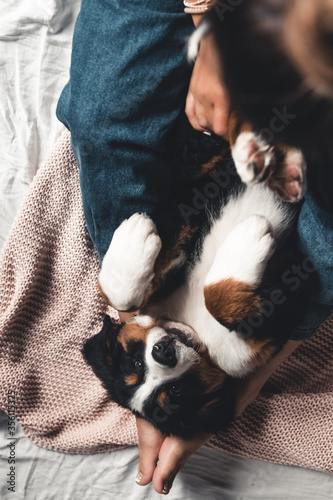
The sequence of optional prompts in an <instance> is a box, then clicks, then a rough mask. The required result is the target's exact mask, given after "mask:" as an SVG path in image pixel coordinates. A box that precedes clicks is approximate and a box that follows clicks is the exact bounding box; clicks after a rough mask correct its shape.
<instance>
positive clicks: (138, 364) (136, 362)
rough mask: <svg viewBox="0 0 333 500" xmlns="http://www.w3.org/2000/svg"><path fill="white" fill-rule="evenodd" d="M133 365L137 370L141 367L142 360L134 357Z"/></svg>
mask: <svg viewBox="0 0 333 500" xmlns="http://www.w3.org/2000/svg"><path fill="white" fill-rule="evenodd" d="M134 366H135V368H137V369H138V370H139V369H140V368H142V366H143V363H142V361H140V359H136V360H135V362H134Z"/></svg>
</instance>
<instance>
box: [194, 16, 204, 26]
mask: <svg viewBox="0 0 333 500" xmlns="http://www.w3.org/2000/svg"><path fill="white" fill-rule="evenodd" d="M203 16H204V15H203V14H192V21H193V24H194V26H195V27H197V26H198V24H199V23H200V21H201V19H202V18H203Z"/></svg>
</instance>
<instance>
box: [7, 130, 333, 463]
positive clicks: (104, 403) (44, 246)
mask: <svg viewBox="0 0 333 500" xmlns="http://www.w3.org/2000/svg"><path fill="white" fill-rule="evenodd" d="M97 276H98V257H97V252H96V251H95V249H94V247H93V245H92V243H91V240H90V238H89V235H88V233H87V230H86V227H85V222H84V216H83V211H82V201H81V194H80V186H79V171H78V166H77V163H76V160H75V158H74V156H73V153H72V150H71V146H70V134H69V133H68V132H67V131H66V132H64V134H63V135H62V136H61V137H60V139H59V141H58V143H57V145H56V147H55V149H54V151H53V153H52V154H51V156H50V158H49V159H48V161H47V162H46V163H45V164H44V166H43V168H42V169H41V170H40V171H39V172H38V173H37V175H36V177H35V179H34V181H33V183H32V185H31V189H30V191H29V194H28V196H27V198H26V199H25V202H24V204H23V206H22V208H21V210H20V212H19V214H18V216H17V218H16V221H15V223H14V226H13V228H12V231H11V234H10V236H9V238H8V240H7V243H6V245H5V247H4V249H3V252H2V255H1V260H0V300H1V302H0V352H1V357H0V408H1V409H3V410H4V411H6V412H9V408H8V391H15V417H16V419H17V420H18V421H20V422H21V424H22V427H23V430H24V432H25V434H26V435H27V437H28V438H30V439H31V440H32V441H33V442H34V443H36V444H37V445H39V446H43V447H46V448H48V449H52V450H58V451H62V452H70V453H93V452H103V451H107V450H113V449H116V448H118V447H121V446H124V445H133V444H136V443H137V433H136V426H135V420H134V417H133V415H132V414H131V413H130V412H129V411H127V410H124V409H122V408H120V407H118V406H117V405H116V404H115V403H113V402H112V401H111V400H110V398H109V396H108V395H107V393H106V391H105V390H104V389H103V388H102V387H101V384H100V382H99V380H98V379H97V378H96V377H95V375H94V374H93V373H92V371H91V369H90V368H89V367H88V366H87V365H86V364H85V362H84V360H83V357H82V354H81V348H82V345H83V344H84V342H85V341H86V339H88V338H89V337H91V336H92V335H95V334H96V333H97V332H98V331H100V329H101V327H102V323H103V318H104V315H105V313H107V312H108V313H109V314H110V315H111V316H112V317H113V318H114V319H115V321H117V319H118V318H117V314H116V312H115V311H114V310H112V309H111V308H108V307H107V306H106V305H105V303H104V302H103V300H102V299H101V297H100V295H99V292H98V289H97ZM332 354H333V319H330V320H329V321H328V322H327V323H326V324H325V325H324V326H323V327H322V328H321V330H320V331H319V332H318V334H317V335H316V337H315V338H314V339H312V340H310V341H307V342H304V343H303V344H302V345H301V346H300V347H299V348H298V349H297V350H296V351H295V353H293V355H291V356H290V357H289V358H288V360H287V361H285V362H284V363H283V365H281V366H280V367H279V369H278V370H277V371H276V372H275V374H274V375H273V376H272V377H271V379H270V380H269V381H268V382H267V383H266V385H265V387H264V388H263V390H262V392H261V393H260V395H259V396H258V398H257V399H256V401H255V402H254V403H252V404H251V405H250V406H249V407H248V409H247V410H246V411H245V412H244V414H243V416H242V417H241V418H240V419H238V421H237V422H235V424H234V425H233V426H232V427H231V429H230V430H229V431H228V432H226V433H222V434H221V436H220V437H216V438H214V439H212V440H211V442H210V444H209V446H211V447H213V448H217V449H223V450H225V451H229V452H231V453H234V454H238V455H244V456H247V457H253V458H258V459H262V460H267V461H272V462H278V463H282V464H291V465H299V466H302V467H309V468H312V469H318V470H323V471H326V472H330V473H332V472H333V444H332V443H333V418H332V416H333V376H332V375H333V366H332V357H333V356H332ZM10 413H11V414H13V411H10Z"/></svg>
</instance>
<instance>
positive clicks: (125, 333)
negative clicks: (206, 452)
mask: <svg viewBox="0 0 333 500" xmlns="http://www.w3.org/2000/svg"><path fill="white" fill-rule="evenodd" d="M83 354H84V357H85V359H86V360H87V362H88V363H89V364H90V365H91V367H92V368H93V370H94V372H95V374H96V375H97V377H99V378H100V380H101V381H102V383H103V385H104V387H105V388H106V390H107V391H108V392H109V394H110V396H111V398H112V399H113V401H115V402H117V403H118V404H120V405H121V406H123V407H125V408H128V409H130V410H131V411H132V412H133V413H134V414H136V415H137V416H140V417H142V418H144V419H146V420H148V421H149V422H151V423H152V424H153V425H154V426H155V427H156V428H158V429H159V430H160V431H161V432H162V433H163V434H165V435H170V434H173V435H177V436H180V437H183V438H186V437H190V436H192V435H194V434H196V433H198V432H201V431H203V432H217V431H219V430H222V429H224V428H226V427H227V425H228V424H229V423H230V421H231V420H232V417H233V415H234V404H233V391H232V385H233V380H232V379H230V378H229V377H227V375H226V374H225V372H223V371H222V370H221V369H220V368H219V367H218V366H216V365H215V364H214V363H213V362H212V361H211V359H210V358H209V356H208V354H207V352H206V350H205V349H203V348H202V347H201V346H200V345H199V344H198V342H197V341H196V336H195V333H194V332H193V331H192V330H191V329H190V328H189V327H187V326H186V325H183V324H181V323H175V322H170V321H157V322H153V321H152V320H151V319H150V318H148V317H138V318H136V319H134V320H133V321H132V322H131V323H122V324H115V323H112V321H111V320H110V318H109V317H108V316H106V317H105V320H104V325H103V329H102V330H101V332H100V333H98V334H97V335H95V336H94V337H92V338H91V339H89V340H88V341H87V342H86V344H85V345H84V348H83Z"/></svg>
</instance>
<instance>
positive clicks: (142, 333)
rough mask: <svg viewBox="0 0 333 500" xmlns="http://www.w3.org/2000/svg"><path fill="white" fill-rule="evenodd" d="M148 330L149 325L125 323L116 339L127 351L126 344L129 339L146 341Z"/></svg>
mask: <svg viewBox="0 0 333 500" xmlns="http://www.w3.org/2000/svg"><path fill="white" fill-rule="evenodd" d="M149 330H150V327H143V326H140V325H138V324H136V323H128V324H127V323H125V324H124V326H123V327H122V328H121V330H120V332H119V334H118V337H117V340H118V342H120V343H121V345H122V346H123V348H124V350H125V351H126V352H127V350H128V344H129V343H130V342H131V341H134V342H140V341H141V342H143V343H146V338H147V335H148V333H149Z"/></svg>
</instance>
